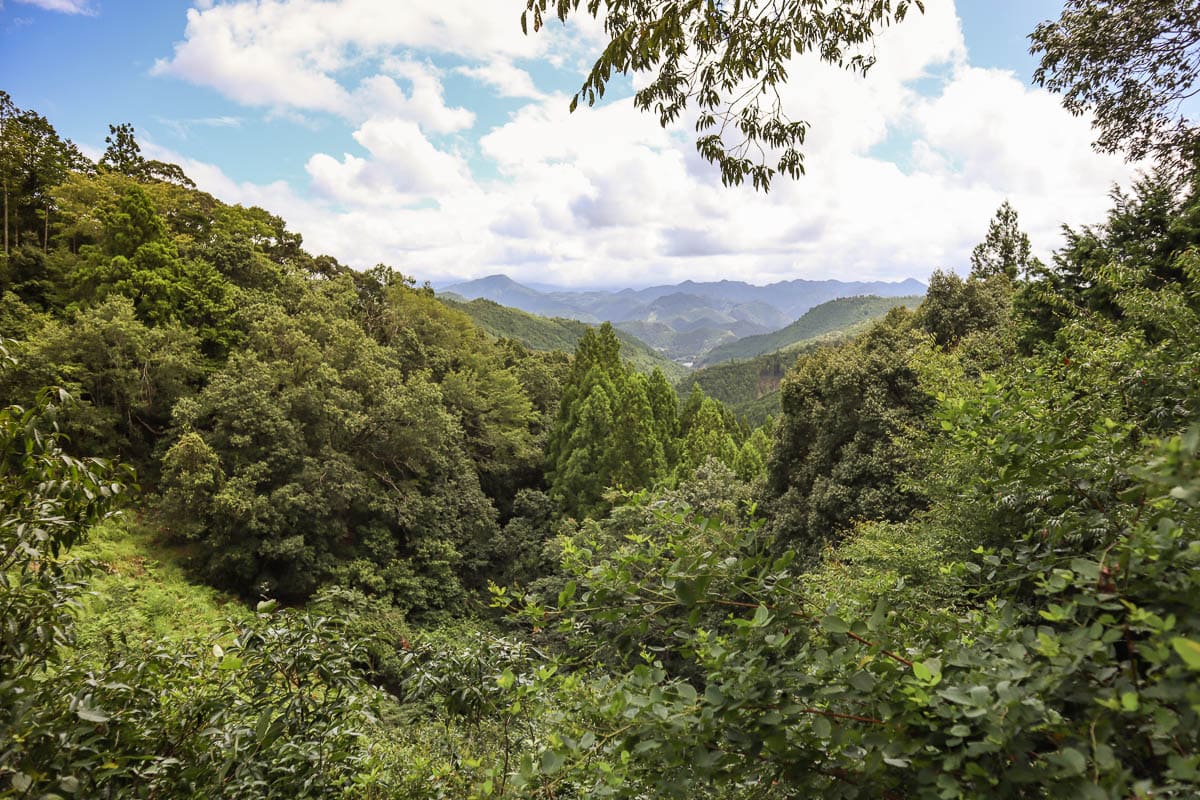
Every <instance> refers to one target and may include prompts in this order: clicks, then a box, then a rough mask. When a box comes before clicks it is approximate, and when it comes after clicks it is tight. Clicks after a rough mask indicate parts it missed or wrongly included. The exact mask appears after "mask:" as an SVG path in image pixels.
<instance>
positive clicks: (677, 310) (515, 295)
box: [439, 275, 925, 364]
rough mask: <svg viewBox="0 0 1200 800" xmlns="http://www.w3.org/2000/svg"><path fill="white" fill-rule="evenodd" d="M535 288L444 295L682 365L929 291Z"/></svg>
mask: <svg viewBox="0 0 1200 800" xmlns="http://www.w3.org/2000/svg"><path fill="white" fill-rule="evenodd" d="M552 288H553V287H549V286H546V285H542V289H541V290H539V289H534V288H532V287H529V286H526V285H524V284H521V283H518V282H517V281H514V280H513V279H512V278H509V277H508V276H506V275H490V276H488V277H486V278H479V279H477V280H473V281H465V282H463V283H456V284H452V285H449V286H445V287H443V288H442V289H441V290H440V292H439V293H441V294H446V295H450V296H451V297H455V296H457V297H461V298H462V299H464V300H475V299H479V298H483V299H486V300H492V301H493V302H496V303H499V304H501V305H505V306H511V307H513V308H518V309H521V310H522V311H527V312H529V313H531V314H537V315H539V316H544V317H564V318H567V319H577V320H580V321H581V322H588V323H592V324H595V323H598V322H604V321H610V322H612V323H613V325H614V326H615V327H617V328H618V329H620V330H624V331H626V332H628V333H630V334H632V335H634V336H636V337H638V338H639V339H642V340H643V341H645V342H646V343H647V344H649V345H651V346H652V347H654V348H655V349H657V350H658V351H659V352H661V353H663V354H664V355H667V356H668V357H670V358H672V359H674V360H676V361H680V362H683V363H689V364H690V363H692V362H694V361H697V360H699V359H700V358H701V357H702V356H703V355H704V354H705V353H707V352H709V351H710V350H712V349H714V348H716V347H719V346H720V345H722V344H727V343H730V342H734V341H736V340H738V339H741V338H744V337H747V336H755V335H759V334H768V333H772V332H774V331H777V330H779V329H780V328H783V327H785V326H787V325H788V324H789V323H792V322H793V321H794V320H796V319H797V318H799V317H800V316H802V315H803V314H804V313H805V312H806V311H808V310H809V309H811V308H813V307H815V306H818V305H820V304H822V303H825V302H827V301H829V300H835V299H837V298H840V297H850V296H855V295H877V296H880V297H898V296H907V295H920V294H924V293H925V285H924V284H923V283H921V282H920V281H917V280H914V279H912V278H909V279H907V280H904V281H895V282H893V281H837V280H821V281H813V280H806V279H803V278H798V279H795V280H790V281H778V282H776V283H772V284H769V285H767V286H755V285H753V284H749V283H746V282H744V281H730V280H723V281H710V282H698V281H690V280H689V281H684V282H682V283H678V284H673V285H661V286H651V287H648V288H645V289H622V290H620V291H599V290H586V291H572V290H569V289H553V290H551V289H552Z"/></svg>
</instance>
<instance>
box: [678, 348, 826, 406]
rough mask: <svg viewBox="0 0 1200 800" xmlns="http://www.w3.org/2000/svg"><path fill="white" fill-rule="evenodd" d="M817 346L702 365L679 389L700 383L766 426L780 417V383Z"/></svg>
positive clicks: (722, 399)
mask: <svg viewBox="0 0 1200 800" xmlns="http://www.w3.org/2000/svg"><path fill="white" fill-rule="evenodd" d="M830 343H831V344H832V343H833V342H832V341H831V342H830ZM816 346H817V345H816V343H809V344H808V345H804V344H801V345H798V346H797V347H796V348H794V349H789V350H777V351H775V352H773V353H764V354H763V355H760V356H755V357H754V358H749V359H746V360H744V361H724V362H721V363H720V364H713V365H712V366H710V367H702V368H700V369H698V370H696V371H694V372H692V373H690V374H689V375H687V376H686V377H685V378H684V379H683V380H682V381H680V382H679V388H680V391H681V392H686V391H690V389H691V387H692V386H699V387H700V388H701V389H702V390H703V391H704V393H705V394H707V395H708V396H710V397H713V398H715V399H717V400H720V401H721V402H722V403H724V404H725V405H727V406H729V408H730V409H731V410H732V411H733V413H734V414H736V415H737V416H738V417H740V418H743V419H745V420H746V421H747V422H749V423H751V424H753V425H762V424H764V423H765V422H766V421H767V419H768V418H769V417H777V416H779V385H780V384H781V383H782V382H783V378H784V376H785V375H787V373H788V370H789V369H791V367H792V365H794V364H795V363H796V359H797V358H798V357H800V355H801V353H803V352H804V351H805V349H810V348H812V347H816Z"/></svg>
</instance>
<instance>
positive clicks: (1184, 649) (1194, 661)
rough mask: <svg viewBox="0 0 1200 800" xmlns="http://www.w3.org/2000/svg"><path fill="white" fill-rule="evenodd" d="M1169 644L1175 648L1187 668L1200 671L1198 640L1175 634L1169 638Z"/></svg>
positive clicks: (1199, 643) (1199, 644) (1199, 646)
mask: <svg viewBox="0 0 1200 800" xmlns="http://www.w3.org/2000/svg"><path fill="white" fill-rule="evenodd" d="M1171 646H1172V647H1174V648H1175V652H1176V653H1178V654H1179V657H1180V658H1182V659H1183V663H1185V664H1187V665H1188V668H1189V669H1193V670H1196V671H1197V672H1200V642H1193V641H1192V640H1191V639H1184V638H1183V637H1182V636H1176V637H1174V638H1173V639H1171Z"/></svg>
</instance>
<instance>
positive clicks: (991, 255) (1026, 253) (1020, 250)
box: [971, 200, 1037, 280]
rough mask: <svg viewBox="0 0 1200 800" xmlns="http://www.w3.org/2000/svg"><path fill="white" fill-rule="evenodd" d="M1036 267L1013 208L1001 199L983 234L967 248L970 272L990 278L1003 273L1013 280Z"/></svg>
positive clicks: (1035, 261)
mask: <svg viewBox="0 0 1200 800" xmlns="http://www.w3.org/2000/svg"><path fill="white" fill-rule="evenodd" d="M1036 267H1037V259H1035V258H1033V257H1032V256H1031V255H1030V246H1029V236H1027V235H1026V234H1025V233H1024V232H1023V231H1022V230H1021V229H1020V228H1019V227H1018V223H1017V211H1016V209H1015V208H1013V207H1012V206H1011V205H1009V203H1008V201H1007V200H1005V201H1004V203H1002V204H1001V206H1000V208H999V209H997V211H996V216H995V217H993V218H992V221H991V222H990V223H989V224H988V232H987V238H985V239H984V240H983V241H982V242H980V243H979V244H978V245H976V246H975V249H974V250H972V251H971V275H972V276H973V277H979V278H990V277H991V276H993V275H1005V276H1007V277H1008V278H1009V280H1016V278H1017V276H1018V275H1022V274H1025V273H1027V272H1029V271H1030V270H1032V269H1035V268H1036Z"/></svg>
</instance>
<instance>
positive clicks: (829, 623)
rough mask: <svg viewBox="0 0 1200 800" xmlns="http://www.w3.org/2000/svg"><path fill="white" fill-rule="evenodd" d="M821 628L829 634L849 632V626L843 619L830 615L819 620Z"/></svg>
mask: <svg viewBox="0 0 1200 800" xmlns="http://www.w3.org/2000/svg"><path fill="white" fill-rule="evenodd" d="M821 627H822V628H824V629H825V630H827V631H829V632H830V633H846V632H848V631H849V630H850V625H849V624H848V623H847V622H846V621H845V620H844V619H842V618H841V617H835V616H833V615H832V614H831V615H829V616H827V617H825V618H824V619H822V620H821Z"/></svg>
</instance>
